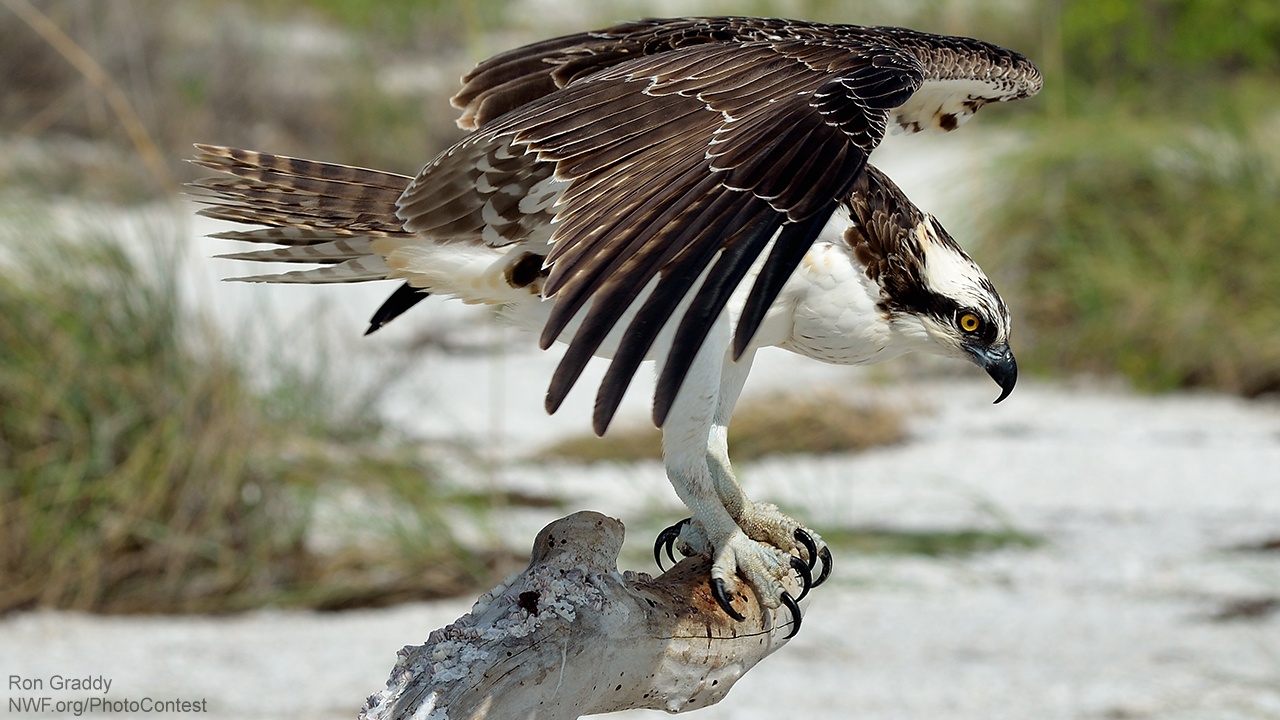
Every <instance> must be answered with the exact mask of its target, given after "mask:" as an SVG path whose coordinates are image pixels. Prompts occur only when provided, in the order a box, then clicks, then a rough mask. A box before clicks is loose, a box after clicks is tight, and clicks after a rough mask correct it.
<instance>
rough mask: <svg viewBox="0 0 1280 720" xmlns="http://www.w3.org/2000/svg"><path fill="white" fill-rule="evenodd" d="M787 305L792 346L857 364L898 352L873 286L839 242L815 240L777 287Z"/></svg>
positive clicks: (810, 354)
mask: <svg viewBox="0 0 1280 720" xmlns="http://www.w3.org/2000/svg"><path fill="white" fill-rule="evenodd" d="M783 298H785V300H784V301H785V302H786V303H787V304H788V305H789V307H790V308H791V314H792V320H793V321H792V326H791V332H790V335H789V336H788V337H787V338H786V340H785V341H783V342H781V343H779V345H780V346H781V347H784V348H786V349H788V350H790V351H792V352H795V353H799V354H800V355H804V356H806V357H810V358H813V359H815V360H821V361H823V362H829V363H835V364H839V365H862V364H866V363H873V362H879V361H881V360H887V359H889V358H891V357H895V356H897V355H900V354H902V353H903V352H905V351H906V349H907V348H901V349H895V347H896V344H895V343H893V342H892V338H893V334H894V333H893V330H892V328H891V327H890V324H889V322H888V321H887V320H886V319H885V317H884V313H883V312H882V311H881V310H880V308H879V307H877V303H878V301H879V300H880V290H879V287H878V286H877V285H876V284H875V283H874V282H873V281H872V280H871V279H870V278H868V277H867V276H866V273H865V272H863V269H862V267H861V265H860V264H859V263H857V261H855V260H854V259H853V255H852V252H851V251H850V250H849V248H848V247H847V246H846V245H844V244H843V243H839V242H831V241H820V242H818V243H815V244H814V246H813V247H812V248H811V249H810V250H809V252H808V253H807V254H806V255H805V257H804V261H803V262H802V263H801V264H800V267H799V268H797V270H796V273H795V275H793V276H792V278H791V280H790V281H789V282H788V283H787V286H786V288H785V289H784V290H783Z"/></svg>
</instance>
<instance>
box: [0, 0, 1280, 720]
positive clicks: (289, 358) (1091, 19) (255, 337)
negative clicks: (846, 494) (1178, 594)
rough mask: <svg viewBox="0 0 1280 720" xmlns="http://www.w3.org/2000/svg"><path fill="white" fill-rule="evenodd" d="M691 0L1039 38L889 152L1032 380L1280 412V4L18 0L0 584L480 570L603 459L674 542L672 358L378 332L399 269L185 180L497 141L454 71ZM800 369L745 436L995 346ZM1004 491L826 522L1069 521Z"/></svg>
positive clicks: (389, 165)
mask: <svg viewBox="0 0 1280 720" xmlns="http://www.w3.org/2000/svg"><path fill="white" fill-rule="evenodd" d="M688 14H752V15H778V16H788V17H796V18H804V19H810V20H819V21H830V22H848V23H859V24H891V25H906V26H911V27H914V28H917V29H921V30H927V31H933V32H939V33H949V34H961V35H971V36H976V37H980V38H982V39H985V40H988V41H992V42H995V43H997V44H1001V45H1004V46H1006V47H1010V48H1013V49H1016V50H1018V51H1020V52H1022V53H1024V54H1026V55H1028V56H1029V57H1031V58H1032V59H1033V60H1034V61H1035V62H1036V63H1037V64H1038V65H1039V66H1040V68H1041V70H1042V71H1043V73H1044V76H1045V88H1044V91H1043V92H1042V93H1041V94H1040V95H1039V96H1037V97H1036V98H1034V99H1032V100H1028V101H1022V102H1019V103H1014V104H1011V105H1009V106H993V107H991V108H989V109H987V110H985V111H984V112H982V113H980V114H979V115H978V117H977V118H976V120H975V121H974V122H973V123H971V124H969V125H966V127H964V128H963V129H962V130H961V131H959V132H956V133H953V134H950V135H948V136H945V137H934V136H924V137H906V138H897V137H893V138H890V139H889V140H888V141H887V142H886V144H885V147H884V148H882V150H881V151H879V152H878V153H877V156H876V157H874V158H873V162H876V163H877V164H881V166H882V167H884V168H886V169H887V170H889V171H890V173H891V174H892V175H893V176H894V177H895V178H896V179H898V181H899V182H900V183H901V184H902V185H903V186H904V187H905V188H906V189H907V191H908V192H909V193H910V194H911V195H912V197H913V198H914V199H915V200H916V201H917V203H918V204H920V205H921V206H922V207H924V208H925V209H926V210H928V211H931V212H933V213H934V214H936V215H938V216H939V218H940V219H941V221H942V222H943V224H944V225H946V226H947V227H948V228H949V229H950V230H951V231H952V233H953V234H954V235H956V237H957V238H958V239H959V240H960V242H961V243H962V244H963V245H965V246H966V247H967V248H968V249H969V250H970V252H971V253H972V254H974V255H975V256H976V257H977V259H978V260H979V261H980V262H981V263H982V265H983V266H984V268H986V270H987V271H988V274H989V275H991V276H992V278H993V280H994V281H995V282H996V284H997V286H998V287H1000V288H1001V291H1002V293H1003V295H1004V296H1005V298H1006V300H1007V301H1008V303H1009V305H1010V307H1011V308H1012V309H1013V312H1014V316H1015V318H1014V322H1015V334H1016V337H1015V344H1016V348H1017V351H1018V357H1019V361H1020V364H1021V365H1022V367H1023V368H1024V372H1025V373H1026V377H1028V378H1031V379H1032V381H1031V384H1032V385H1034V384H1035V382H1036V380H1038V381H1039V382H1041V383H1044V384H1046V385H1048V386H1051V387H1057V386H1061V387H1080V386H1087V387H1089V388H1101V389H1102V391H1103V392H1115V393H1116V394H1117V395H1122V396H1125V397H1128V396H1129V395H1128V393H1131V392H1134V391H1136V392H1138V393H1161V394H1163V393H1185V392H1188V391H1192V392H1196V393H1204V392H1211V393H1221V394H1226V395H1229V396H1234V397H1238V398H1244V399H1248V400H1249V401H1250V403H1251V407H1252V406H1256V407H1263V408H1269V409H1270V410H1269V411H1273V410H1274V408H1275V402H1276V401H1275V398H1276V392H1277V390H1280V241H1278V239H1277V237H1276V235H1277V229H1278V228H1280V202H1277V200H1278V198H1280V4H1277V3H1276V2H1274V0H1235V1H1233V2H1227V1H1226V0H1158V1H1151V0H1091V1H1089V2H1077V1H1072V0H1047V1H1045V2H1032V1H1028V0H913V1H910V2H900V1H897V0H894V1H889V0H866V1H865V2H848V1H841V0H808V1H805V0H795V1H794V2H785V1H783V0H778V1H776V2H774V1H768V0H742V1H740V2H728V1H718V0H706V1H705V2H686V1H682V2H668V1H666V0H608V1H605V2H601V1H600V0H470V1H461V2H444V1H442V0H385V1H383V2H377V3H369V2H360V1H356V0H350V1H349V0H262V1H260V2H232V1H222V0H217V1H215V0H46V1H35V0H0V276H2V279H0V548H3V551H0V614H4V613H14V612H16V611H30V610H36V609H64V610H78V611H90V612H95V613H110V614H118V613H124V614H136V613H190V612H194V613H225V612H234V611H241V610H247V609H252V608H262V607H278V608H279V607H283V608H310V609H320V610H337V609H347V608H356V607H370V606H382V605H390V604H395V603H399V602H403V601H407V600H423V599H429V598H436V597H451V596H459V595H462V596H466V595H474V594H475V593H476V592H478V591H479V590H481V589H483V588H485V587H488V586H489V585H490V584H492V583H493V582H494V581H495V580H496V579H497V578H500V577H502V576H503V575H504V574H506V573H508V572H510V571H511V570H513V569H518V568H519V567H521V566H522V565H523V562H524V558H526V557H527V545H528V543H529V542H530V541H531V540H532V537H533V533H534V532H535V531H536V530H537V528H538V527H539V526H540V524H541V523H542V522H543V521H545V519H548V518H550V517H554V516H556V515H559V514H563V513H565V512H568V511H571V510H576V509H579V505H580V501H579V500H577V499H574V498H576V497H578V496H575V495H574V494H573V492H571V491H570V489H571V488H576V489H577V490H583V489H584V488H588V489H591V490H590V491H598V488H596V485H598V484H599V483H598V482H596V481H593V480H592V475H593V473H596V472H604V471H596V470H592V468H599V467H603V466H602V465H600V464H599V463H605V464H607V467H609V468H611V469H610V470H609V471H608V472H609V473H612V474H614V475H620V476H621V477H622V478H623V479H622V480H621V481H620V482H618V483H617V484H618V485H620V486H623V487H625V490H626V491H628V492H634V493H637V495H633V496H630V497H628V498H627V499H626V500H622V499H617V498H619V497H621V496H620V494H619V492H618V491H615V493H614V495H613V497H614V498H615V499H616V502H614V505H615V506H614V507H610V506H603V507H597V509H600V510H602V511H605V512H610V513H613V514H620V513H623V512H631V513H633V514H632V515H630V516H627V519H628V524H629V525H630V526H631V527H632V534H633V537H638V538H641V539H640V541H639V546H638V547H639V548H640V549H639V551H638V552H637V554H636V555H635V557H636V558H641V560H639V561H638V563H639V562H643V560H642V558H643V556H644V555H645V554H646V552H647V551H646V550H645V549H644V547H643V546H644V545H645V544H646V541H645V538H648V537H652V532H654V531H656V530H657V529H659V528H661V527H663V526H664V525H665V524H667V523H669V522H670V521H672V520H674V519H676V518H677V517H678V515H676V514H675V513H676V512H677V510H676V508H678V506H675V505H673V501H674V498H667V497H666V496H667V495H670V491H669V490H668V489H667V488H666V486H665V483H663V482H661V480H660V477H661V475H660V469H659V468H658V466H656V465H654V464H653V459H652V458H654V457H655V456H656V437H657V436H656V433H654V432H649V431H646V430H645V429H644V422H643V421H644V418H645V412H644V409H645V405H646V398H644V397H643V390H637V391H633V392H632V393H631V395H630V396H629V398H628V402H629V405H628V406H627V407H629V408H630V409H631V411H632V415H633V419H634V421H635V422H633V423H632V424H631V425H630V426H627V425H626V423H621V424H620V425H621V426H620V427H619V428H617V429H616V431H613V432H611V433H610V436H609V437H607V438H605V439H604V440H594V439H590V438H587V437H584V436H585V435H587V432H586V431H587V430H588V425H587V423H586V421H585V417H586V412H585V408H586V407H587V405H588V404H589V402H590V398H589V397H588V395H589V393H586V392H585V391H584V392H580V393H577V394H576V396H580V397H577V400H576V402H578V405H576V406H575V405H573V403H572V402H571V403H570V405H569V406H567V407H566V409H565V410H562V411H561V413H559V415H558V416H557V417H556V418H554V419H547V420H545V421H544V420H543V419H542V418H541V405H542V403H541V393H542V391H543V389H544V387H545V382H546V380H547V378H548V377H549V368H551V367H552V366H553V365H554V357H553V358H551V359H549V360H548V359H545V358H541V357H539V356H537V355H536V353H533V354H531V353H530V351H529V347H530V346H531V345H532V343H531V342H529V341H528V339H527V338H523V337H521V336H519V335H518V334H516V333H515V332H510V333H508V332H507V331H504V330H501V329H492V328H491V327H490V326H489V325H488V324H487V323H483V322H480V323H477V322H475V320H477V319H478V318H481V317H482V316H483V315H484V314H485V313H484V311H483V310H476V309H473V308H462V309H458V308H452V307H451V306H446V305H433V306H431V309H430V311H424V310H416V311H415V312H414V313H411V314H410V315H409V316H408V318H409V319H406V320H401V321H400V322H398V323H396V324H395V325H394V326H392V327H390V328H388V329H387V330H386V331H384V332H383V333H380V334H379V336H378V337H376V338H370V339H368V340H367V341H360V342H357V340H358V336H359V333H360V332H362V331H363V329H364V323H365V322H366V320H367V316H368V315H369V314H371V313H372V311H373V310H374V309H375V308H376V307H377V305H378V303H379V302H380V301H381V299H382V296H383V295H384V294H385V293H387V292H390V290H391V288H390V287H386V288H383V287H378V288H372V289H368V288H362V289H351V288H346V287H339V288H322V289H321V291H320V292H318V293H312V294H307V292H306V291H309V290H310V289H298V288H292V287H291V288H267V289H266V290H265V291H263V290H262V289H261V288H259V287H257V286H254V287H252V288H249V287H246V286H239V285H226V284H219V283H218V279H219V278H220V277H224V276H227V275H233V274H236V272H237V269H236V268H235V267H234V266H233V265H232V264H231V263H227V262H219V261H213V260H209V259H208V256H210V255H211V254H213V253H216V252H226V251H230V248H225V247H221V246H219V245H218V243H217V242H216V241H209V240H207V239H204V238H203V237H202V236H203V235H205V234H207V233H210V232H216V231H218V230H220V229H226V228H225V227H220V226H219V225H218V223H215V222H213V221H206V220H203V219H200V218H195V217H194V211H195V209H196V207H195V206H194V205H193V204H191V203H189V202H188V201H187V200H185V199H184V198H183V197H182V196H181V195H180V192H181V184H182V183H183V182H185V181H189V180H192V179H194V178H196V177H197V176H199V174H200V173H199V169H198V168H194V167H193V166H191V165H189V164H187V163H185V162H184V158H186V157H189V156H190V155H191V154H192V148H191V144H192V143H193V142H208V143H215V144H225V145H231V146H238V147H244V148H253V149H259V150H263V151H268V152H272V153H277V154H286V155H294V156H299V157H307V158H314V159H321V160H327V161H334V162H341V163H346V164H352V165H361V166H366V167H373V168H379V169H383V170H390V171H395V172H400V173H405V174H414V173H416V172H417V171H418V170H419V169H420V167H421V166H422V165H423V164H424V163H425V162H426V161H428V160H429V159H430V158H431V157H432V156H433V155H434V154H435V153H437V152H439V151H440V150H441V149H443V148H444V147H446V146H447V145H448V144H450V143H451V142H452V141H454V140H456V139H457V138H459V137H461V133H460V131H459V130H458V129H457V128H456V127H455V126H454V124H453V121H454V118H455V111H454V109H453V108H452V107H451V106H450V105H449V102H448V98H449V97H450V96H451V95H452V94H453V92H454V91H455V90H456V88H457V86H458V78H459V77H460V76H461V75H462V74H463V73H465V72H466V71H467V70H468V69H469V68H470V67H471V66H472V65H473V64H474V63H475V62H477V61H478V60H480V59H482V58H484V57H486V56H488V55H491V54H493V53H496V52H499V51H502V50H505V49H508V48H511V47H514V46H517V45H520V44H523V43H526V42H531V41H534V40H538V39H541V38H545V37H549V36H552V35H558V34H564V33H569V32H574V31H579V30H585V29H590V28H595V27H603V26H607V25H610V24H613V23H615V22H618V21H622V20H626V19H633V18H636V17H642V16H665V15H688ZM415 317H416V318H417V319H416V320H415V319H413V318H415ZM396 326H400V327H396ZM780 362H781V361H780ZM761 367H763V368H764V369H763V370H762V369H760V368H761ZM791 367H792V366H790V365H770V364H769V363H767V362H765V363H764V364H763V365H758V366H757V371H756V374H755V376H753V380H752V383H753V384H755V383H757V377H756V376H762V377H760V378H759V380H758V383H759V385H760V387H761V392H760V393H759V398H758V399H757V401H756V403H755V405H754V406H753V405H752V403H750V402H748V403H746V406H745V407H744V408H743V409H742V412H740V413H739V417H738V419H737V420H736V421H735V422H736V425H737V427H736V428H735V430H736V431H737V433H738V434H737V436H736V438H735V439H734V440H733V442H734V445H735V458H736V459H738V460H740V461H743V462H752V461H755V462H764V463H767V462H769V460H768V458H774V457H778V456H780V455H794V454H808V455H831V454H834V455H835V456H845V455H852V454H856V453H860V452H864V451H867V450H868V449H874V448H882V447H886V446H892V445H894V444H901V443H904V442H910V441H911V439H912V437H914V436H915V433H917V430H914V429H913V428H918V427H919V423H920V422H921V420H920V418H922V417H925V418H927V417H929V416H930V414H931V413H933V415H932V417H934V418H935V419H936V418H937V417H938V415H937V411H936V410H937V409H936V408H933V407H931V403H930V402H928V401H926V400H924V399H922V397H921V395H919V394H916V395H912V394H909V393H908V394H906V395H903V394H902V393H900V392H897V391H896V390H895V388H898V387H899V386H900V385H901V384H902V383H901V382H900V381H911V382H923V383H926V385H924V386H927V387H930V388H933V387H936V383H940V382H941V383H943V384H945V383H946V382H948V381H950V380H951V379H954V378H956V377H957V376H959V375H960V374H961V373H963V372H964V370H965V368H954V367H951V365H949V364H940V363H933V362H930V361H928V360H920V359H916V360H907V361H903V362H895V363H894V364H892V367H890V366H886V367H885V368H876V369H871V370H857V371H852V372H851V371H847V370H841V371H840V372H843V373H846V374H842V375H820V376H819V375H815V377H818V378H820V381H816V382H815V385H814V392H812V393H811V394H801V395H798V396H796V395H792V396H789V397H788V398H786V399H785V401H783V400H780V399H779V397H778V396H777V395H776V394H770V393H774V392H776V390H777V389H778V388H779V387H780V386H781V383H780V382H779V381H777V377H779V376H783V377H794V375H793V374H792V373H793V372H796V373H801V372H814V373H819V372H827V371H825V370H823V371H818V370H802V369H796V370H794V371H793V370H791V369H790V368H791ZM797 367H798V366H797ZM780 374H781V375H780ZM965 377H967V376H965ZM771 378H773V380H771ZM833 378H834V380H833ZM832 382H835V383H837V384H839V386H840V387H841V388H842V389H841V391H840V392H834V393H833V392H832V391H831V387H832V385H831V383H832ZM824 383H826V384H824ZM930 383H932V384H930ZM584 385H589V382H584ZM424 388H426V389H424ZM986 390H987V388H985V387H983V388H982V391H983V392H985V391H986ZM1020 390H1021V388H1020ZM992 394H994V390H992ZM979 395H981V393H979ZM1215 396H1216V395H1215ZM1017 397H1018V395H1017V394H1015V396H1014V398H1015V399H1016V398H1017ZM633 401H634V402H633ZM1100 412H1106V411H1105V410H1103V411H1100ZM924 422H926V423H927V422H928V420H925V421H924ZM645 463H649V464H647V465H646V464H645ZM633 467H638V468H641V470H628V469H625V468H633ZM548 468H550V469H548ZM619 468H624V469H621V470H619ZM1261 472H1264V473H1266V472H1272V473H1274V472H1275V468H1274V466H1273V467H1272V468H1271V469H1270V470H1262V471H1261ZM642 476H643V477H642ZM650 476H651V477H650ZM1276 477H1277V476H1276V475H1272V478H1273V479H1275V478H1276ZM536 478H541V479H536ZM599 482H606V481H599ZM607 482H614V481H612V480H610V481H607ZM640 486H644V488H645V489H644V490H643V492H641V491H640V490H638V489H637V487H640ZM583 492H588V491H587V490H583ZM637 498H639V502H637ZM624 503H625V504H624ZM984 517H985V518H986V519H987V520H991V519H992V518H996V520H997V521H992V522H987V523H985V524H981V523H980V525H981V527H976V528H974V527H966V528H942V529H939V528H936V527H935V528H926V529H924V530H921V529H919V528H916V529H910V530H904V529H900V528H899V529H886V528H884V527H878V526H877V527H870V526H867V525H859V524H852V523H851V524H849V525H848V526H847V527H846V526H842V527H837V528H831V529H830V531H829V530H828V529H826V528H824V529H823V532H824V535H829V538H830V539H833V540H838V541H839V543H841V545H840V546H841V547H849V548H856V549H858V550H861V551H863V552H868V553H888V554H908V555H910V554H915V555H921V556H930V557H932V556H937V555H941V554H949V553H954V554H960V555H964V554H969V553H981V552H986V551H989V550H1001V549H1004V550H1008V549H1014V550H1017V549H1026V548H1033V547H1036V546H1038V544H1039V543H1041V542H1042V541H1043V538H1039V537H1037V535H1036V533H1033V532H1030V531H1028V530H1027V529H1026V528H1020V527H1017V526H1014V525H1012V524H1010V523H1007V522H1004V521H1003V520H999V514H998V513H988V514H987V515H985V516H984ZM1277 596H1280V591H1277ZM1262 607H1264V609H1265V607H1268V606H1266V605H1265V603H1264V605H1263V606H1262ZM1268 612H1269V611H1268ZM1264 614H1265V613H1264ZM389 662H390V660H389V658H388V664H389ZM1276 712H1280V711H1276ZM1117 717H1120V716H1117ZM1124 717H1128V716H1124ZM1268 717H1274V715H1268Z"/></svg>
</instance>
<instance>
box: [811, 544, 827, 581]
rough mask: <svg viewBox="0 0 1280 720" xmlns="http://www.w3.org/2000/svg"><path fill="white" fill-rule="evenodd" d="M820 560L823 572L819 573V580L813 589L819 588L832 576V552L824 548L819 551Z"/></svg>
mask: <svg viewBox="0 0 1280 720" xmlns="http://www.w3.org/2000/svg"><path fill="white" fill-rule="evenodd" d="M818 558H819V559H820V560H822V572H820V573H818V579H817V580H815V581H813V587H818V586H819V585H821V584H822V583H824V582H826V581H827V576H828V575H830V574H831V551H830V550H829V549H827V548H825V547H824V548H822V549H821V550H819V551H818Z"/></svg>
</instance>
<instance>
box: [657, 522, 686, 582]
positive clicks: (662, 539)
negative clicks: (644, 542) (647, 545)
mask: <svg viewBox="0 0 1280 720" xmlns="http://www.w3.org/2000/svg"><path fill="white" fill-rule="evenodd" d="M691 519H692V518H685V519H683V520H681V521H680V522H678V523H676V524H675V525H672V526H670V527H668V528H666V529H665V530H663V531H662V532H660V533H658V539H657V540H655V541H654V543H653V562H654V563H655V564H657V566H658V569H659V570H662V571H664V572H665V571H666V568H664V567H662V548H663V547H666V549H667V557H669V558H671V562H672V563H674V562H676V556H675V553H674V552H672V548H673V547H674V546H675V544H676V540H677V539H678V538H679V537H680V531H681V530H682V529H683V528H684V526H685V525H688V524H689V521H690V520H691Z"/></svg>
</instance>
